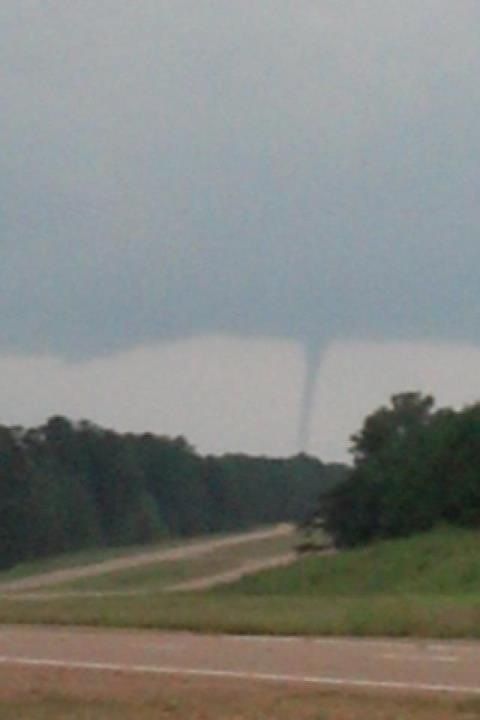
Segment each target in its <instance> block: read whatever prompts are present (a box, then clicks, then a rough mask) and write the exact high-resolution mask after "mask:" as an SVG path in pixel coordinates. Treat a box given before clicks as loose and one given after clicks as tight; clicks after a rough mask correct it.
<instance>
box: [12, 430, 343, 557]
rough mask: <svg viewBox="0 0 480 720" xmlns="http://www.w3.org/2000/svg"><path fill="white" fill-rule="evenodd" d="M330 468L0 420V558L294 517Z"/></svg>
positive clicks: (334, 470) (177, 441)
mask: <svg viewBox="0 0 480 720" xmlns="http://www.w3.org/2000/svg"><path fill="white" fill-rule="evenodd" d="M338 473H339V471H338V467H337V466H330V465H324V464H323V463H322V462H320V460H318V459H316V458H313V457H308V456H306V455H299V456H297V457H294V458H290V459H287V460H276V459H269V458H262V457H259V458H254V457H248V456H246V455H239V454H237V455H225V456H223V457H212V456H208V457H205V458H204V457H201V456H200V455H198V454H197V453H196V452H195V450H194V449H193V448H192V447H191V446H190V445H189V444H188V442H187V441H186V440H185V439H184V438H182V437H177V438H168V437H158V436H155V435H152V434H149V433H146V434H143V435H134V434H132V433H126V434H120V433H116V432H113V431H112V430H105V429H103V428H100V427H97V426H96V425H93V424H92V423H89V422H86V421H82V422H79V423H72V422H71V421H70V420H68V419H66V418H64V417H53V418H50V420H48V421H47V422H46V423H45V425H43V426H41V427H37V428H31V429H25V428H18V427H17V428H8V427H1V426H0V567H9V566H11V565H14V564H15V563H18V562H21V561H25V560H30V559H33V558H36V557H41V556H45V555H53V554H56V553H61V552H67V551H72V550H77V549H82V548H85V547H89V546H101V545H126V544H134V543H148V542H152V541H155V540H157V539H159V538H161V537H164V536H188V535H196V534H201V533H207V532H219V531H228V530H239V529H243V528H248V527H250V526H253V525H258V524H263V523H273V522H279V521H284V520H285V521H286V520H293V521H298V520H301V519H302V518H303V517H304V516H305V515H306V514H307V512H308V510H309V508H310V507H311V505H312V503H313V502H314V499H315V497H316V496H317V495H318V493H319V492H320V490H321V489H322V488H324V489H325V488H327V487H330V486H331V485H332V483H333V482H335V481H337V478H338Z"/></svg>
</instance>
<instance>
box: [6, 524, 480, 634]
mask: <svg viewBox="0 0 480 720" xmlns="http://www.w3.org/2000/svg"><path fill="white" fill-rule="evenodd" d="M479 549H480V534H478V533H475V532H472V531H461V530H452V529H442V530H438V531H435V532H433V533H430V534H425V535H422V536H417V537H415V538H410V539H406V540H397V541H389V542H385V543H381V544H378V545H373V546H371V547H368V548H362V549H359V550H352V551H349V552H345V553H340V554H338V555H335V556H328V557H313V556H312V557H306V558H303V559H301V560H299V561H298V562H296V563H295V564H293V565H292V566H290V567H288V568H282V569H278V570H269V571H264V572H262V573H258V574H257V575H255V576H251V577H248V578H245V579H243V580H241V581H239V582H237V583H234V584H233V585H231V586H227V587H222V588H216V589H212V590H210V591H207V592H202V593H176V594H174V595H167V596H166V595H162V594H161V593H152V594H149V595H145V596H134V597H105V598H98V597H95V598H80V599H79V598H57V599H52V600H45V601H39V602H30V601H26V600H20V599H18V598H16V599H13V598H12V599H11V600H8V598H4V599H2V600H0V622H5V623H8V622H11V623H14V622H26V623H28V622H43V623H54V624H55V623H62V624H75V623H76V624H85V625H105V626H110V627H112V626H120V627H146V628H168V629H187V630H195V631H203V632H234V633H266V634H304V635H357V636H367V635H376V636H378V635H390V636H395V637H406V636H418V637H441V638H455V637H457V638H468V637H476V638H479V637H480V571H479V568H480V552H479Z"/></svg>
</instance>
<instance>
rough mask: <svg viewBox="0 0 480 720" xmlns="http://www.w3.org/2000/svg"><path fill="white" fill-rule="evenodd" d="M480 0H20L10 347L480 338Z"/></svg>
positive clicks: (10, 25)
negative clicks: (212, 339) (223, 339)
mask: <svg viewBox="0 0 480 720" xmlns="http://www.w3.org/2000/svg"><path fill="white" fill-rule="evenodd" d="M479 25H480V7H479V5H478V3H477V2H473V0H465V1H464V2H461V3H455V5H454V4H452V3H451V2H450V0H424V2H422V3H418V2H417V0H402V1H401V2H400V0H369V2H363V1H362V0H353V1H352V2H349V3H345V2H335V3H332V2H330V1H329V0H318V2H311V0H300V1H299V2H295V3H292V2H290V1H288V2H287V0H265V2H262V3H258V2H254V0H245V1H244V2H242V3H231V2H227V0H208V1H207V0H195V2H193V0H184V1H182V2H173V1H172V2H170V0H162V1H161V2H159V1H158V0H141V2H137V3H132V2H130V0H100V2H99V1H98V0H95V2H94V1H93V0H83V1H82V2H81V3H64V2H61V1H60V0H51V1H50V2H36V1H35V0H3V2H2V3H1V7H0V67H2V73H3V75H2V83H1V86H0V103H1V106H2V114H1V118H0V132H1V136H2V138H4V139H5V140H4V143H3V150H2V157H1V159H0V191H1V192H0V197H1V198H2V199H1V207H0V230H1V238H2V241H1V246H0V288H1V289H0V293H1V307H2V310H1V313H2V333H1V337H0V350H1V351H2V352H4V353H12V352H15V353H21V354H24V355H28V354H31V355H38V354H53V355H57V356H61V357H63V358H67V359H69V360H79V359H82V360H87V359H92V358H97V357H99V356H109V355H111V354H112V353H115V352H120V351H126V350H129V349H132V348H135V347H138V346H141V345H143V346H146V345H149V344H153V343H158V342H164V341H165V342H166V341H171V340H172V339H177V338H192V337H198V336H208V335H212V336H213V335H215V336H218V335H222V334H225V335H228V336H232V335H235V336H238V337H247V338H251V337H254V338H259V337H263V338H269V337H273V338H278V339H287V340H294V341H295V342H297V343H299V344H300V345H301V346H302V347H304V349H305V357H306V377H305V387H304V392H303V400H302V410H301V420H300V425H299V443H300V446H301V447H307V445H308V434H309V425H310V416H311V407H312V393H313V388H314V385H315V375H316V369H318V365H319V363H320V360H321V356H322V351H323V350H324V349H325V348H327V347H328V346H329V345H330V344H331V343H332V342H334V341H338V340H342V339H347V340H352V341H366V340H409V341H414V340H418V339H421V340H422V341H428V340H432V339H433V340H443V341H446V342H464V343H472V344H478V341H479V339H480V325H479V321H478V310H477V306H478V269H479V267H480V244H479V242H478V228H479V227H480V222H479V221H480V206H479V203H478V197H477V195H478V193H477V189H478V187H479V186H480V163H479V162H478V157H479V152H480V125H479V123H478V117H479V116H480V90H479V83H478V77H479V76H480V49H479V45H478V27H479Z"/></svg>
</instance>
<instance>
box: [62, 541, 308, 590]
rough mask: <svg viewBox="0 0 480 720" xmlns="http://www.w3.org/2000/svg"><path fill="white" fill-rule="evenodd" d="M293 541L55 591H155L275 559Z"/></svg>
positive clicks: (233, 549) (258, 544)
mask: <svg viewBox="0 0 480 720" xmlns="http://www.w3.org/2000/svg"><path fill="white" fill-rule="evenodd" d="M293 544H294V538H293V537H291V536H288V535H286V536H275V537H271V538H265V539H264V540H255V541H252V542H248V543H244V544H239V545H232V546H225V547H218V548H215V549H213V550H211V551H209V552H208V553H205V554H203V555H199V556H198V557H193V558H186V559H184V560H175V561H162V562H157V563H152V564H149V565H144V566H140V567H138V568H129V569H128V570H122V571H115V572H109V573H105V574H104V575H99V576H96V577H91V578H82V579H79V580H75V581H72V582H68V583H62V584H61V585H56V586H55V587H54V588H53V587H50V589H55V590H69V591H70V590H79V591H86V590H88V591H92V590H94V591H112V590H113V591H121V590H132V589H141V590H146V591H154V590H160V589H162V588H165V587H166V586H168V585H173V584H176V583H180V582H185V581H188V580H194V579H197V578H201V577H206V576H209V575H215V574H217V573H222V572H225V571H227V570H231V569H232V568H235V567H238V566H240V565H242V564H243V563H245V562H247V561H248V560H251V559H252V558H255V559H256V560H258V559H262V558H269V557H276V556H280V555H283V554H285V553H287V552H289V551H291V550H292V549H293Z"/></svg>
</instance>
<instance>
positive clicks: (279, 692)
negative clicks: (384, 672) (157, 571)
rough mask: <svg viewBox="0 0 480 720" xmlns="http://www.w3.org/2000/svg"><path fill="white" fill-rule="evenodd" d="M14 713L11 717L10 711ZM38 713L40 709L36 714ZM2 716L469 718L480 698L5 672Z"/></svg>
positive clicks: (479, 708) (478, 711) (56, 719)
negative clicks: (449, 697) (432, 696)
mask: <svg viewBox="0 0 480 720" xmlns="http://www.w3.org/2000/svg"><path fill="white" fill-rule="evenodd" d="M15 712H16V713H18V714H17V715H15V714H14V713H15ZM40 713H43V714H40ZM0 717H1V718H10V717H12V718H13V717H17V718H20V717H22V718H23V717H24V718H27V717H28V718H29V720H36V718H45V717H48V718H49V720H60V718H65V717H81V718H92V719H93V718H96V719H98V718H105V720H123V719H124V718H135V719H136V720H153V719H154V718H156V719H157V720H158V718H160V719H163V718H173V719H176V720H407V719H408V720H474V719H475V718H479V717H480V703H478V702H476V701H470V700H462V701H461V700H451V699H443V698H439V699H438V698H423V697H421V698H420V697H419V698H415V697H414V698H412V697H404V696H401V695H391V694H389V695H384V694H380V695H378V694H377V695H373V694H372V693H366V692H361V693H360V692H358V693H345V692H341V693H340V692H332V691H321V690H312V689H309V688H305V687H301V686H299V687H297V686H289V687H278V686H271V685H268V684H256V683H251V682H249V683H244V682H237V681H232V682H229V683H224V682H219V681H216V680H192V679H179V678H168V679H166V678H161V679H159V678H151V677H143V676H127V675H124V674H122V673H106V674H102V675H101V676H99V675H98V674H96V673H95V672H90V671H72V670H54V671H51V670H42V669H38V670H37V669H33V670H30V669H29V670H25V669H18V668H5V669H2V680H1V685H0Z"/></svg>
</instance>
